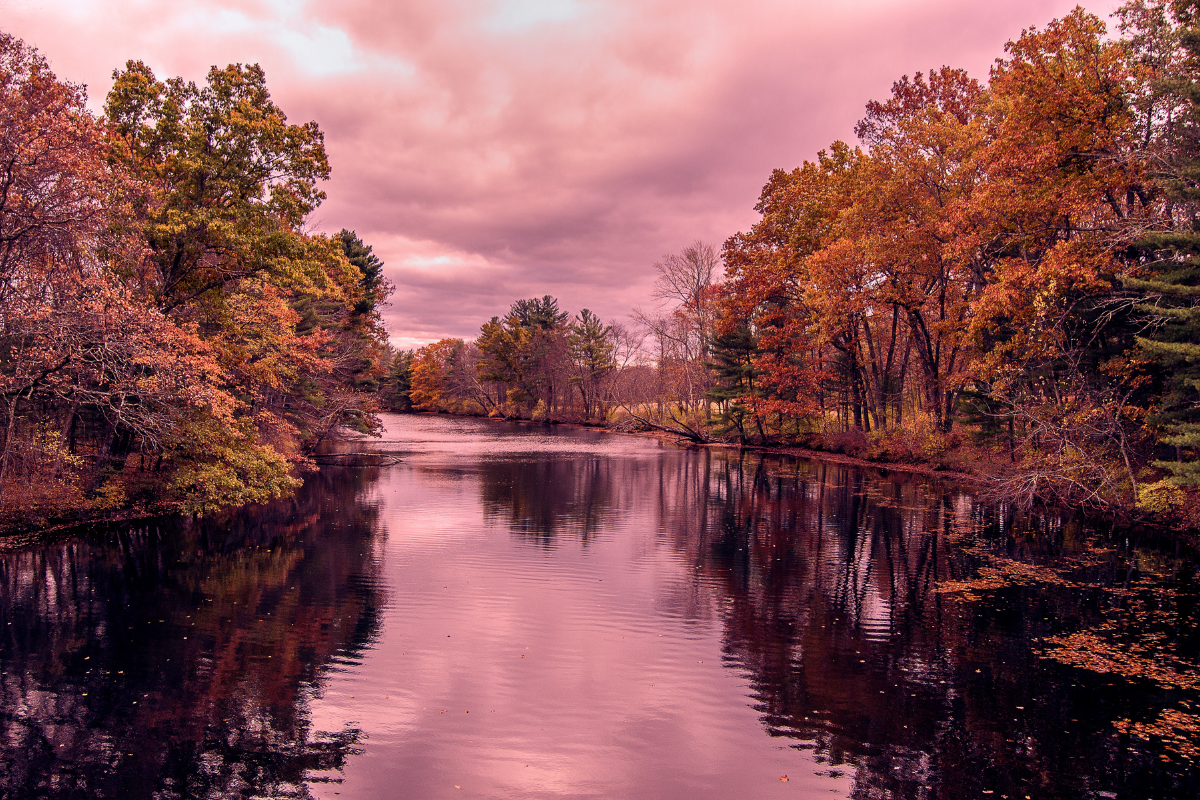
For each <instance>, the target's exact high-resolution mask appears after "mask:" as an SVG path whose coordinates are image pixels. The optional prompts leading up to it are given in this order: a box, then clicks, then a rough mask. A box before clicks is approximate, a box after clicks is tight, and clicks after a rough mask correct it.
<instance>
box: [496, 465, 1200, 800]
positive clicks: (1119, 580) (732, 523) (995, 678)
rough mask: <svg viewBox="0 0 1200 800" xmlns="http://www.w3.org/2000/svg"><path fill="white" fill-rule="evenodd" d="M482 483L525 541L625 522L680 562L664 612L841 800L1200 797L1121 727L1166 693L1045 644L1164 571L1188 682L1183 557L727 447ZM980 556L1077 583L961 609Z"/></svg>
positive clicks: (1166, 761)
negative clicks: (693, 630) (689, 632)
mask: <svg viewBox="0 0 1200 800" xmlns="http://www.w3.org/2000/svg"><path fill="white" fill-rule="evenodd" d="M478 478H479V481H480V494H481V496H482V498H483V502H484V504H485V506H487V507H488V508H489V509H490V510H491V511H492V513H494V514H498V515H502V516H504V517H505V518H506V519H508V521H509V523H510V526H511V529H512V531H514V532H515V533H517V534H520V535H529V534H533V535H536V536H538V537H540V538H541V539H542V540H545V541H550V540H553V539H554V537H555V536H556V535H571V536H578V537H579V538H581V539H583V540H584V541H587V540H588V539H589V538H590V537H593V536H594V535H595V534H596V531H597V530H603V529H605V527H606V521H610V520H612V519H615V518H619V517H622V516H624V517H630V516H632V517H635V518H639V519H642V520H644V522H645V524H647V525H648V526H650V527H652V528H654V529H656V530H657V531H659V536H660V537H664V538H665V539H666V540H667V542H669V546H670V547H671V548H673V549H674V550H675V551H676V552H677V553H678V554H679V555H680V557H681V559H682V560H683V561H684V563H686V564H689V565H691V567H692V570H691V574H690V581H688V582H686V583H683V584H675V585H672V586H664V587H662V590H661V591H660V598H659V608H660V610H661V611H663V612H664V613H667V614H669V615H674V616H678V617H681V618H686V619H695V620H703V619H708V618H711V617H717V618H719V620H720V624H721V626H722V628H723V641H724V652H725V655H726V663H727V666H729V667H730V668H731V669H735V670H742V671H744V672H745V674H746V675H747V677H748V680H749V685H750V687H751V690H752V697H753V700H754V704H755V708H756V709H757V710H758V711H759V712H760V714H761V721H762V724H763V726H764V728H765V731H766V733H767V734H768V735H769V736H770V737H775V738H779V739H783V740H789V741H791V742H792V745H791V746H792V747H794V748H797V749H801V750H810V751H813V752H814V753H815V755H816V758H817V761H818V762H819V763H822V764H824V765H826V767H825V774H827V775H830V776H833V777H837V776H839V775H846V774H849V775H851V776H853V779H854V783H853V789H852V791H851V793H850V796H852V797H855V798H880V797H886V798H925V797H950V798H957V797H970V796H986V795H988V794H994V795H995V796H998V797H1000V796H1008V797H1018V798H1019V797H1024V796H1026V795H1030V796H1036V797H1040V798H1077V797H1108V796H1112V797H1117V796H1119V797H1150V798H1165V797H1195V796H1197V795H1200V783H1198V782H1197V780H1196V776H1195V773H1194V771H1193V769H1192V765H1191V762H1190V761H1188V760H1185V759H1179V758H1174V759H1171V758H1169V757H1168V756H1164V755H1163V753H1162V751H1161V749H1160V748H1159V747H1157V746H1156V745H1155V743H1153V742H1139V741H1136V740H1131V739H1130V737H1128V736H1122V735H1121V734H1119V733H1118V732H1117V731H1116V730H1115V729H1114V725H1113V723H1114V721H1117V720H1121V719H1128V718H1130V717H1133V718H1134V719H1137V718H1145V717H1146V716H1147V713H1148V712H1149V711H1150V710H1152V709H1155V708H1162V707H1163V705H1164V702H1163V697H1162V687H1161V686H1158V685H1155V684H1153V683H1147V682H1145V681H1138V680H1128V679H1123V678H1120V677H1117V676H1114V675H1111V674H1104V673H1097V672H1094V671H1084V670H1079V669H1074V668H1072V667H1070V666H1066V665H1064V664H1062V663H1059V662H1057V661H1055V660H1051V659H1047V658H1044V657H1042V654H1041V651H1040V650H1039V647H1038V643H1039V642H1041V641H1043V640H1045V639H1046V638H1047V637H1052V636H1054V635H1056V634H1059V633H1062V632H1063V631H1072V630H1079V629H1086V628H1087V627H1088V626H1090V625H1095V624H1096V623H1097V621H1098V620H1099V619H1101V618H1102V617H1103V616H1104V615H1105V614H1108V613H1112V610H1113V609H1112V606H1113V603H1114V601H1115V602H1117V603H1118V604H1121V603H1128V602H1130V600H1131V596H1132V590H1131V588H1130V587H1131V584H1132V583H1136V582H1137V581H1138V576H1139V568H1138V564H1144V563H1145V562H1146V561H1147V560H1148V559H1153V558H1158V559H1160V562H1161V563H1159V564H1158V567H1159V568H1160V569H1159V570H1158V572H1157V573H1156V574H1158V575H1162V574H1165V575H1168V576H1170V575H1172V573H1174V576H1173V581H1174V583H1175V585H1174V587H1173V588H1172V589H1170V592H1171V595H1172V597H1174V598H1175V608H1174V612H1173V614H1172V615H1171V624H1172V625H1173V626H1174V628H1175V630H1174V631H1172V632H1171V634H1170V635H1171V636H1172V638H1173V639H1175V640H1176V644H1177V647H1178V649H1179V652H1180V653H1182V654H1184V655H1185V657H1187V658H1190V659H1192V665H1193V667H1194V664H1195V658H1196V654H1197V637H1198V631H1200V625H1197V624H1196V623H1197V622H1198V621H1200V620H1197V619H1196V610H1195V609H1196V603H1195V598H1196V585H1195V582H1194V581H1193V580H1192V575H1193V571H1192V568H1191V566H1190V562H1188V561H1187V559H1185V558H1182V557H1181V556H1180V554H1174V558H1173V557H1172V554H1170V553H1167V554H1163V553H1162V552H1161V551H1158V550H1154V549H1146V548H1143V547H1139V546H1138V545H1139V543H1137V542H1134V543H1133V544H1127V543H1119V546H1110V547H1107V548H1101V549H1099V550H1097V549H1096V547H1095V544H1094V541H1093V540H1094V538H1095V536H1096V535H1100V534H1102V533H1103V532H1095V531H1091V532H1088V531H1085V529H1084V526H1083V525H1082V524H1081V523H1080V522H1079V521H1074V520H1071V519H1069V518H1063V517H1061V516H1056V515H1054V514H1049V513H1047V514H1043V515H1040V516H1038V515H1035V516H1033V517H1028V518H1020V517H1017V516H1016V515H1015V514H1014V513H1013V512H1012V511H1011V510H1003V509H1002V510H999V511H998V510H996V509H992V508H988V507H985V506H980V505H978V504H976V503H974V502H973V501H972V499H971V498H970V497H969V496H968V495H966V494H964V493H963V492H962V491H961V490H956V489H954V488H953V487H948V486H942V485H939V484H937V483H935V482H931V481H930V480H928V479H925V478H921V477H918V476H914V475H911V474H904V473H894V474H891V475H887V474H877V473H873V472H869V471H863V470H859V469H854V468H849V467H844V466H838V465H835V464H823V463H819V462H817V463H809V462H795V461H791V460H787V459H779V458H770V457H768V458H763V457H758V456H750V455H746V454H738V453H736V452H734V453H726V452H721V451H715V452H714V451H702V452H699V453H696V454H676V457H664V458H662V459H659V460H657V461H655V462H653V463H652V464H649V465H648V464H647V463H645V462H644V461H636V460H620V459H615V460H607V461H603V462H599V461H591V460H582V461H560V460H545V461H538V462H532V463H531V462H528V461H515V460H514V461H496V462H491V463H488V464H485V465H483V466H482V467H481V468H480V469H479V472H478ZM1155 554H1157V555H1155ZM985 556H987V557H985ZM991 556H999V557H1000V558H1002V559H1004V560H1006V561H1007V560H1009V559H1012V561H1009V562H1008V563H1010V564H1016V565H1023V566H1022V569H1023V568H1024V567H1026V566H1027V567H1030V568H1031V569H1034V570H1036V569H1037V565H1038V564H1039V563H1046V564H1067V565H1068V570H1067V571H1068V572H1070V573H1071V574H1072V580H1069V581H1064V580H1062V579H1061V576H1060V575H1059V573H1047V574H1042V575H1038V574H1035V573H1022V575H1019V576H1018V578H1020V579H1018V580H1014V581H1008V582H1004V581H1001V582H1000V583H999V584H998V585H995V586H988V585H985V586H984V588H985V589H986V590H987V591H983V592H975V593H972V592H967V593H966V596H965V597H964V596H963V593H954V594H950V593H946V592H944V591H939V589H938V587H939V585H941V586H942V587H945V586H947V585H953V584H954V582H958V581H965V580H968V579H971V578H974V577H976V576H978V575H979V574H980V568H981V565H985V564H986V563H988V561H989V557H991ZM1060 572H1061V570H1060ZM1143 583H1146V581H1145V580H1143ZM1149 584H1151V585H1152V588H1153V589H1154V590H1161V586H1159V585H1158V581H1157V579H1156V578H1152V579H1150V580H1149ZM1114 592H1115V594H1114ZM1173 694H1174V696H1175V699H1179V697H1181V696H1182V695H1181V693H1180V692H1178V691H1176V692H1174V693H1173ZM1187 699H1190V700H1191V701H1192V702H1195V701H1200V697H1197V696H1195V693H1194V692H1193V693H1192V694H1191V695H1190V696H1188V697H1187V698H1186V699H1185V706H1186V700H1187ZM1150 716H1153V715H1152V714H1150Z"/></svg>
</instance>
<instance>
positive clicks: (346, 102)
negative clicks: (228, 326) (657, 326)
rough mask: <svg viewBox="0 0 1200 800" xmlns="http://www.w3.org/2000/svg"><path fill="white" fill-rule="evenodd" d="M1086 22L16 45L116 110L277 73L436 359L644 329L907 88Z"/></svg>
mask: <svg viewBox="0 0 1200 800" xmlns="http://www.w3.org/2000/svg"><path fill="white" fill-rule="evenodd" d="M1073 5H1074V0H1012V1H1011V2H1008V3H993V4H981V3H978V2H971V1H970V0H893V1H889V2H882V1H880V2H875V1H874V0H863V1H862V2H841V3H829V2H820V0H746V1H745V2H741V3H731V2H700V3H697V2H695V1H694V0H688V1H687V2H685V1H684V0H606V2H603V3H600V2H583V1H582V0H581V1H580V2H572V3H567V2H565V0H564V1H563V2H553V3H551V2H548V0H538V1H537V2H535V1H534V0H506V1H505V2H495V0H405V1H404V2H383V1H382V0H341V2H329V1H328V0H318V1H317V2H308V3H295V2H274V1H273V0H271V1H268V0H221V2H209V3H195V2H192V3H179V2H167V1H166V0H141V1H140V2H134V3H131V2H117V1H116V0H88V1H85V0H44V2H37V3H30V2H19V1H18V2H9V3H6V4H5V7H4V11H5V20H4V25H5V30H7V31H8V32H10V33H14V34H16V35H18V36H22V37H24V38H26V39H27V40H28V41H30V42H31V43H32V44H34V45H37V46H38V47H40V48H42V49H43V50H44V51H45V53H46V54H47V55H48V56H49V58H50V59H51V61H52V63H53V65H54V67H55V69H56V70H57V72H58V73H59V74H61V75H62V76H64V77H66V78H69V79H72V80H75V81H78V82H81V83H87V84H88V85H89V86H90V87H91V90H92V98H93V99H92V103H93V106H94V107H99V104H100V100H101V98H102V95H103V93H104V92H105V91H106V89H107V87H108V85H109V73H110V72H111V70H112V69H113V68H114V67H118V66H120V65H121V64H123V63H124V62H125V60H126V59H129V58H138V59H143V60H145V61H147V63H149V64H151V65H152V66H153V67H154V68H155V69H156V70H158V71H159V72H161V73H164V74H171V75H184V76H185V77H187V78H189V79H198V78H200V77H202V75H203V73H204V71H205V70H206V69H207V68H208V67H209V65H211V64H226V63H232V62H260V63H262V64H263V66H264V67H265V68H266V70H267V75H268V78H269V81H270V86H271V88H272V91H273V95H274V96H275V97H276V99H277V100H278V102H279V103H280V105H281V106H282V107H283V108H284V109H285V110H286V111H287V112H288V114H289V116H290V117H291V119H293V120H298V121H304V120H308V119H315V120H317V122H318V123H319V124H320V125H321V127H322V129H323V130H324V131H325V133H326V142H327V147H328V149H329V152H330V156H331V161H332V164H333V169H334V177H333V180H332V182H331V183H330V185H329V189H328V190H329V200H328V201H327V203H326V205H325V206H324V208H322V209H321V210H320V211H319V212H318V215H317V216H316V218H315V220H314V224H315V225H316V226H317V227H318V228H320V229H323V230H329V231H332V230H336V229H338V228H340V227H342V226H346V227H348V228H351V229H355V230H357V232H358V233H359V234H360V235H361V236H362V237H363V238H364V239H365V240H366V241H367V242H368V243H374V244H375V245H376V252H377V253H379V254H380V255H381V256H382V257H383V259H384V261H386V262H387V264H388V273H387V274H388V277H389V279H390V280H392V281H393V282H394V283H396V284H397V286H399V287H400V291H399V292H398V293H397V296H396V297H395V298H394V300H393V305H392V307H391V309H389V310H388V312H387V313H388V321H389V323H390V324H391V326H392V331H393V333H394V335H395V336H396V337H397V339H398V340H409V341H412V340H417V341H420V340H429V339H437V338H441V337H442V336H445V335H454V336H472V335H474V334H475V333H476V332H477V331H478V327H479V325H480V323H481V322H482V321H483V320H485V319H487V318H489V317H490V316H491V315H493V314H498V313H502V312H503V311H504V310H505V309H506V308H507V307H508V304H509V303H510V302H511V301H512V300H513V299H516V298H518V297H530V296H540V295H541V294H544V293H546V292H550V293H552V294H555V295H556V296H558V297H559V298H560V300H561V301H562V303H563V307H564V308H567V309H570V310H572V311H577V310H578V309H579V308H581V307H584V306H586V307H589V308H591V309H592V310H593V311H595V312H597V313H598V314H599V315H600V316H601V317H602V318H606V319H607V318H615V317H621V316H624V315H625V314H626V313H627V312H628V311H629V309H630V308H632V307H634V306H636V305H641V304H644V303H645V298H646V297H647V296H648V293H649V288H650V284H651V282H652V280H653V274H652V270H651V265H652V264H653V263H654V261H655V260H657V259H658V258H660V257H661V256H662V255H663V254H664V253H667V252H674V251H676V250H678V249H679V248H680V247H681V246H683V245H685V244H687V243H689V242H691V241H694V240H695V239H696V238H697V237H699V238H703V239H705V240H708V241H712V242H720V241H723V240H724V239H725V238H726V237H728V236H729V235H731V234H733V233H734V232H736V231H737V230H739V229H745V228H746V227H748V226H749V225H750V224H751V223H752V222H753V219H754V212H753V210H752V207H753V205H754V203H755V201H756V199H757V197H758V194H759V192H760V190H761V187H762V185H763V183H764V182H765V181H766V179H767V178H768V176H769V175H770V172H771V170H772V169H774V168H789V169H790V168H792V167H794V166H796V165H798V164H799V163H800V162H801V161H802V160H803V159H812V158H813V157H814V156H815V154H816V152H817V150H818V149H820V148H822V147H826V146H828V144H829V143H830V142H831V141H833V140H834V139H838V138H841V139H849V138H851V136H852V129H853V124H854V121H855V120H857V119H858V118H859V117H860V116H861V115H862V111H863V106H864V104H865V103H866V101H868V100H869V99H873V98H874V99H880V98H882V97H883V96H884V95H885V94H886V92H887V91H888V87H889V86H890V84H891V82H892V81H893V80H895V79H897V78H899V77H900V76H901V75H903V74H911V73H913V72H914V71H916V70H929V69H930V68H936V67H938V66H940V65H942V64H949V65H951V66H961V67H964V68H966V69H968V70H970V71H971V72H972V73H973V74H975V75H976V76H978V77H981V78H982V77H984V76H985V75H986V71H987V69H988V67H989V65H990V63H991V61H992V60H993V59H994V58H995V57H997V56H1000V55H1002V53H1003V44H1004V41H1005V40H1006V39H1009V38H1012V37H1015V36H1016V35H1018V34H1019V33H1020V31H1021V29H1022V28H1024V27H1028V26H1030V25H1038V26H1041V25H1044V24H1045V23H1046V22H1048V21H1049V20H1050V19H1051V18H1052V17H1053V16H1056V15H1061V14H1063V13H1065V12H1067V11H1068V10H1069V9H1070V8H1071V7H1072V6H1073ZM1088 5H1089V7H1091V8H1092V9H1093V10H1094V11H1097V12H1098V13H1101V14H1104V13H1105V12H1106V11H1107V10H1109V9H1110V8H1112V7H1113V6H1115V5H1116V3H1115V2H1114V0H1099V1H1098V2H1095V3H1089V4H1088Z"/></svg>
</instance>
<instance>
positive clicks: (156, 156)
mask: <svg viewBox="0 0 1200 800" xmlns="http://www.w3.org/2000/svg"><path fill="white" fill-rule="evenodd" d="M105 114H106V118H107V122H108V124H109V128H110V131H111V135H112V137H113V141H114V157H115V159H116V161H117V163H119V164H121V165H122V167H123V168H125V169H127V170H128V171H129V172H130V173H131V174H132V175H134V176H135V177H136V178H137V179H138V180H139V181H140V182H141V184H142V185H143V186H144V187H146V191H145V192H144V194H143V195H141V196H139V197H138V198H137V204H136V210H137V227H138V230H139V231H140V234H141V236H142V237H143V239H144V242H145V245H146V247H147V257H146V258H144V259H143V260H142V261H141V262H139V263H138V264H136V265H135V266H134V267H133V268H130V269H129V270H127V275H128V279H129V280H131V281H132V282H134V283H135V284H136V285H137V286H138V287H139V288H140V290H141V291H142V292H144V293H145V295H146V297H148V298H149V299H150V301H151V302H153V303H154V304H155V305H156V306H157V307H158V308H160V309H161V310H162V311H163V312H164V313H167V314H169V315H170V316H171V317H172V318H174V319H176V320H178V321H179V322H181V323H192V324H195V325H196V326H197V329H198V330H199V331H201V332H202V334H203V335H204V337H205V338H206V339H208V340H209V341H212V342H213V343H214V353H215V355H216V357H217V358H218V360H219V361H220V363H221V364H222V366H223V367H224V368H225V374H226V376H227V380H228V381H229V383H228V385H227V389H228V390H229V392H230V393H231V394H233V395H234V396H236V397H238V398H239V399H240V401H241V404H240V406H239V408H238V409H237V413H238V415H239V416H244V417H247V418H249V419H250V420H251V422H252V428H253V430H254V431H255V433H256V436H257V437H258V439H259V440H260V441H261V442H262V443H264V444H266V445H268V446H270V447H272V448H274V449H275V450H277V451H278V452H280V453H281V454H284V455H285V456H288V457H289V458H298V457H300V454H301V452H302V451H303V450H304V449H305V448H309V447H311V446H313V445H314V444H315V443H316V442H319V441H320V440H321V439H323V438H324V437H326V436H328V435H329V434H330V433H332V432H333V431H334V430H336V429H337V428H338V427H340V426H349V427H353V428H356V429H358V430H360V431H363V432H371V431H374V430H376V429H377V428H378V420H377V419H375V417H374V416H373V414H372V409H373V408H374V398H373V391H374V390H375V389H377V388H378V379H379V377H380V375H381V372H382V365H381V360H382V356H383V353H384V346H383V343H384V339H385V335H384V332H383V327H382V323H381V321H380V319H379V317H378V313H377V308H378V305H379V304H380V303H381V302H382V301H383V299H384V297H385V296H386V292H387V286H386V283H384V282H383V281H382V278H381V275H380V269H381V268H382V264H381V263H380V262H379V261H378V259H377V258H374V257H373V255H372V254H371V252H370V248H369V247H367V246H366V245H364V244H363V243H362V242H361V240H359V239H358V238H357V237H356V236H355V235H354V234H353V233H349V235H348V236H347V235H345V233H346V232H344V233H343V234H339V236H338V237H335V238H334V239H332V240H331V239H328V238H325V237H321V236H309V235H306V234H305V233H304V232H303V230H302V226H303V224H304V220H305V218H306V216H307V215H308V214H309V212H311V211H312V210H313V209H315V208H316V207H317V205H318V204H319V203H320V201H321V200H322V199H323V197H324V194H323V193H322V192H321V191H320V190H319V189H318V186H317V184H318V182H319V181H320V180H323V179H324V178H326V177H328V175H329V164H328V161H327V159H326V156H325V150H324V144H323V137H322V134H321V132H320V130H319V129H318V128H317V126H316V124H315V123H312V122H309V123H305V124H303V125H292V124H289V123H288V122H287V118H286V116H285V115H284V113H283V111H282V110H281V109H280V108H279V107H278V106H276V105H275V104H274V103H273V102H272V101H271V99H270V95H269V93H268V91H267V88H266V76H265V74H264V72H263V70H262V68H261V67H259V66H257V65H250V66H243V65H241V64H234V65H229V66H228V67H225V68H223V69H218V68H216V67H214V68H213V69H211V70H210V71H209V73H208V76H207V80H206V83H205V84H204V85H203V86H197V85H196V84H194V83H191V82H187V81H184V80H183V79H181V78H170V79H167V80H165V81H160V80H158V79H157V78H156V77H155V76H154V73H153V72H152V71H151V70H150V69H149V68H148V67H147V66H146V65H144V64H142V63H140V62H134V61H130V62H128V63H127V65H126V68H125V70H124V71H118V72H115V73H114V84H113V88H112V90H111V91H110V93H109V95H108V98H107V100H106V103H105ZM351 257H352V258H354V259H355V260H356V261H357V262H358V263H357V264H352V263H351V262H350V260H349V258H351ZM260 321H263V322H268V321H269V324H266V325H263V324H259V322H260Z"/></svg>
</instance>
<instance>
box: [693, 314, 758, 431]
mask: <svg viewBox="0 0 1200 800" xmlns="http://www.w3.org/2000/svg"><path fill="white" fill-rule="evenodd" d="M710 352H711V353H712V357H713V360H712V361H710V362H707V363H706V365H705V366H707V367H708V368H709V369H710V370H711V371H712V373H713V377H714V379H715V380H716V385H715V386H713V387H712V388H711V389H709V390H708V391H707V392H705V393H704V396H705V397H706V398H707V399H709V400H713V401H716V402H717V403H720V405H721V412H720V414H719V416H718V417H717V428H716V431H717V433H718V434H727V433H731V432H732V431H734V430H736V431H737V433H738V439H739V440H740V441H741V442H742V443H745V441H746V420H747V419H748V418H749V417H750V416H752V415H753V410H752V409H751V408H750V407H749V406H747V404H746V402H745V401H746V399H747V398H752V397H758V396H760V392H759V391H758V389H757V387H756V386H755V379H756V378H757V377H758V371H757V370H756V369H755V368H754V355H755V353H757V352H758V342H757V341H756V339H755V337H754V332H753V331H751V330H750V326H749V325H747V324H745V323H742V324H741V325H739V326H737V327H736V328H733V329H731V330H728V331H725V332H724V333H720V334H718V335H717V336H715V337H713V339H712V341H711V344H710ZM759 434H760V436H761V435H763V432H762V426H761V424H760V425H759Z"/></svg>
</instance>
